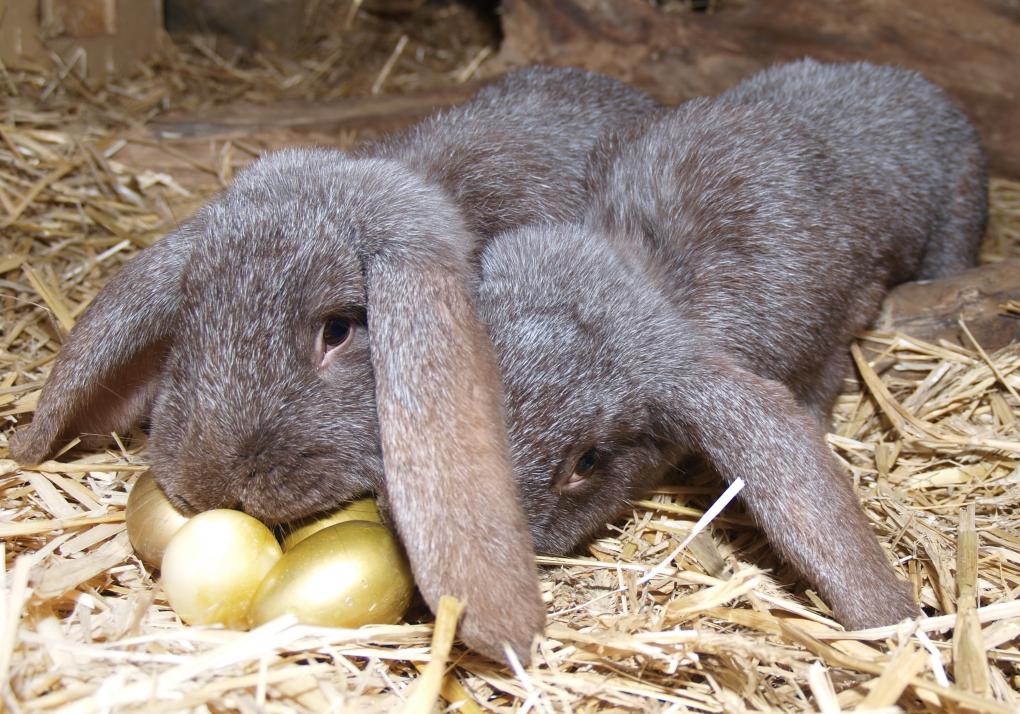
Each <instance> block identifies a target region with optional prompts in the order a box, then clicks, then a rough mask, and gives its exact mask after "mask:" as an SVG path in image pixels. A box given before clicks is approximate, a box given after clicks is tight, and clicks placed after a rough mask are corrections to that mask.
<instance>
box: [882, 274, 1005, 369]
mask: <svg viewBox="0 0 1020 714" xmlns="http://www.w3.org/2000/svg"><path fill="white" fill-rule="evenodd" d="M1018 300H1020V260H1016V259H1014V260H1005V261H1003V262H1001V263H991V264H989V265H982V266H981V267H979V268H972V269H971V270H966V271H964V272H962V273H959V274H957V275H952V276H949V277H948V278H943V279H941V280H934V281H931V282H927V283H905V284H904V285H900V286H899V287H897V288H896V289H895V290H893V291H892V292H891V293H889V295H888V296H887V297H886V299H885V303H884V304H883V305H882V314H881V315H880V316H879V318H878V320H876V321H875V325H874V329H875V330H878V331H881V332H893V331H898V332H904V333H906V334H908V335H910V336H911V337H917V338H918V339H921V340H924V341H925V342H932V343H937V342H938V341H939V340H949V341H951V342H955V343H957V344H961V345H963V346H965V347H968V348H971V347H973V345H972V344H971V342H970V340H968V339H967V338H966V337H965V336H964V335H963V334H962V330H961V329H960V325H959V320H963V321H964V323H965V324H966V325H967V329H968V330H970V332H971V334H972V335H973V336H974V339H976V340H977V342H978V344H980V345H981V347H982V348H983V349H984V350H985V351H986V352H992V351H994V350H997V349H999V348H1001V347H1005V346H1006V345H1008V344H1010V343H1011V342H1020V315H1016V314H1010V313H1008V312H1007V311H1006V310H1005V308H1004V305H1005V304H1006V303H1008V302H1010V301H1018Z"/></svg>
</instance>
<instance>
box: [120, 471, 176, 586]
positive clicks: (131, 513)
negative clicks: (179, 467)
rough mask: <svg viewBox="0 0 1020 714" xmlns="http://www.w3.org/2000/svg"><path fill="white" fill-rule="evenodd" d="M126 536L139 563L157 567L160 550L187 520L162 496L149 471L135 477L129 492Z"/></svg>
mask: <svg viewBox="0 0 1020 714" xmlns="http://www.w3.org/2000/svg"><path fill="white" fill-rule="evenodd" d="M124 517H125V519H126V521H127V532H128V539H129V540H130V541H131V547H132V548H134V549H135V553H137V554H138V557H139V558H141V559H142V562H144V563H146V564H147V565H151V566H152V567H153V568H158V567H159V564H160V563H161V562H162V561H163V551H165V550H166V546H167V543H169V542H170V539H171V538H173V537H174V534H175V533H176V532H177V531H179V530H180V529H181V526H183V525H184V524H185V523H187V522H188V517H187V516H185V515H183V514H181V513H180V512H179V511H178V510H177V509H176V508H174V507H173V505H171V503H170V501H168V500H167V497H166V496H165V495H163V491H162V490H160V488H159V484H157V483H156V479H154V478H153V477H152V472H151V471H146V472H145V473H144V474H142V475H141V476H139V477H138V480H137V481H135V485H134V486H133V487H132V488H131V493H130V494H128V501H127V511H126V513H125V516H124Z"/></svg>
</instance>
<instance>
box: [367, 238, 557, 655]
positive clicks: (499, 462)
mask: <svg viewBox="0 0 1020 714" xmlns="http://www.w3.org/2000/svg"><path fill="white" fill-rule="evenodd" d="M417 258H418V260H399V259H398V260H376V261H375V262H374V263H373V264H372V265H370V266H369V268H368V270H367V275H368V324H369V336H370V337H369V339H370V345H371V351H372V367H373V371H374V374H375V384H376V397H377V401H378V410H379V422H380V434H381V437H382V438H381V441H382V453H383V463H384V467H385V472H386V493H387V497H388V499H389V502H390V507H391V510H392V515H393V519H394V521H395V523H396V526H397V529H398V530H399V532H400V535H401V537H402V539H403V541H404V545H405V547H406V549H407V552H408V556H409V559H410V562H411V567H412V569H413V570H414V574H415V579H416V580H417V582H418V587H419V589H420V590H421V592H422V594H423V595H424V596H425V599H426V601H427V602H428V603H429V605H430V606H431V607H432V608H433V610H434V609H435V608H436V606H437V605H438V602H439V598H440V597H441V596H442V595H444V594H449V595H453V596H456V597H458V598H460V599H462V600H464V601H465V604H466V608H465V611H464V618H463V620H462V621H461V627H460V635H461V639H463V640H464V642H465V643H466V644H468V645H469V646H470V647H472V648H473V649H475V650H477V651H479V652H482V653H483V654H486V655H488V656H490V657H492V658H494V659H503V658H504V656H505V655H504V649H503V648H504V645H507V644H509V645H510V646H511V647H512V648H513V650H514V651H515V653H516V654H517V656H518V657H520V658H521V659H524V660H527V658H528V657H529V655H530V647H531V643H532V640H533V638H534V636H535V635H536V634H538V633H539V632H540V631H541V630H542V627H543V625H544V621H545V611H544V607H543V605H542V601H541V598H540V595H539V590H538V579H537V574H536V568H535V561H534V553H533V548H532V544H531V539H530V536H529V534H528V527H527V520H526V518H525V516H524V512H523V510H522V508H521V505H520V504H519V502H518V500H517V494H516V488H515V486H514V482H513V480H512V474H511V464H510V455H509V447H508V444H507V433H506V428H505V424H504V416H503V397H502V385H501V381H500V378H499V371H498V366H497V363H496V359H495V354H494V352H493V349H492V346H491V344H490V342H489V338H488V335H487V333H486V331H485V329H484V326H483V325H482V323H481V322H480V320H479V318H478V317H477V312H476V310H475V307H474V304H473V298H472V295H471V292H470V289H469V286H470V285H471V280H470V278H469V270H470V269H469V267H468V265H467V263H466V260H464V261H463V264H462V265H460V266H453V267H451V266H450V265H449V261H446V260H440V259H439V258H438V257H425V258H424V259H422V256H420V255H419V256H417ZM441 263H443V264H442V265H441Z"/></svg>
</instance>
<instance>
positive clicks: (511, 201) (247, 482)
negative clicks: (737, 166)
mask: <svg viewBox="0 0 1020 714" xmlns="http://www.w3.org/2000/svg"><path fill="white" fill-rule="evenodd" d="M657 109H658V106H657V105H656V104H655V102H653V101H652V100H651V99H650V98H648V97H647V95H645V94H643V93H642V92H639V91H638V90H636V89H633V88H630V87H628V86H626V85H624V84H622V83H620V82H617V81H615V80H611V79H609V78H606V77H602V76H598V75H593V74H589V73H586V72H583V71H580V70H572V69H550V68H532V69H526V70H521V71H517V72H514V73H511V74H510V75H508V76H507V77H506V78H504V79H503V80H501V81H499V82H497V83H495V84H494V85H491V86H489V87H487V88H485V89H483V90H481V91H480V92H479V93H478V94H477V95H476V96H475V97H474V98H473V99H472V100H470V101H469V102H467V103H466V104H464V105H461V106H460V107H457V108H453V109H451V110H448V111H446V112H444V113H441V114H439V115H438V116H435V117H433V118H431V119H428V120H426V121H424V122H423V123H421V124H419V125H418V126H416V127H414V128H412V129H410V130H409V131H407V132H405V133H404V134H402V135H400V136H396V137H393V138H391V139H389V140H386V141H384V142H382V143H380V144H376V145H375V146H372V147H369V148H368V149H366V150H363V151H360V152H358V153H356V154H354V155H347V154H343V153H341V152H338V151H331V150H289V151H282V152H279V153H276V154H272V155H268V156H266V157H264V158H262V159H260V160H259V161H257V162H255V163H254V164H253V165H252V166H251V167H249V168H248V169H246V170H245V171H243V172H242V173H240V174H238V177H237V180H236V181H235V182H234V184H233V185H232V186H231V187H230V188H229V189H228V190H227V191H225V192H224V193H223V194H222V195H221V196H219V197H218V198H217V199H215V200H214V201H213V202H212V203H211V204H209V205H208V206H206V207H205V208H204V209H202V210H201V211H199V212H198V213H197V214H196V215H195V216H194V217H193V218H192V219H190V220H189V221H187V222H186V223H185V224H183V225H182V226H180V228H179V229H178V230H176V231H174V232H173V233H171V234H170V235H168V236H166V237H165V238H164V239H163V240H161V241H159V242H158V243H157V244H155V245H154V246H152V247H151V248H149V249H147V250H144V251H142V252H141V253H140V254H139V255H138V256H137V257H136V258H135V259H134V260H132V261H131V262H130V263H129V264H128V265H126V266H125V267H124V269H123V270H122V271H121V272H120V273H119V274H118V275H117V276H116V277H115V278H113V280H111V281H110V283H109V284H108V285H107V287H106V288H105V289H104V290H103V291H102V292H101V293H100V294H99V295H98V296H97V297H96V299H95V301H94V302H93V303H92V304H91V305H90V306H89V307H88V309H87V310H86V311H85V312H84V313H83V314H82V316H81V318H80V320H79V321H78V323H77V324H76V325H75V327H74V329H73V330H72V331H71V334H70V337H69V338H68V340H67V342H66V344H65V345H64V348H63V350H62V351H61V353H60V355H59V357H58V358H57V360H56V362H55V364H54V366H53V369H52V372H51V374H50V377H49V380H48V382H47V384H46V386H45V388H44V389H43V393H42V397H41V400H40V403H39V407H38V409H37V411H36V413H35V416H34V420H33V422H32V424H31V425H30V426H29V427H28V428H27V429H23V430H21V431H19V432H18V433H16V434H15V435H14V438H13V441H12V445H11V448H12V452H13V454H14V456H15V458H17V459H18V460H19V461H21V462H28V463H33V462H38V461H40V460H42V459H44V458H46V457H47V456H48V455H50V454H52V453H53V452H54V451H55V450H56V449H57V448H58V447H59V446H60V445H61V443H62V442H63V441H64V440H66V439H68V438H70V437H72V436H74V435H76V434H78V433H80V432H86V431H87V432H92V433H99V434H102V433H109V431H111V430H120V429H125V428H126V427H128V426H130V425H131V424H133V423H135V422H136V421H138V420H139V419H140V418H142V417H143V416H145V415H149V417H150V424H151V440H150V449H149V459H150V461H151V464H152V470H153V472H154V474H155V477H156V479H157V481H158V482H159V484H160V485H161V486H162V488H163V489H164V490H165V491H166V493H167V495H168V496H169V498H170V499H171V500H172V501H173V502H174V503H176V504H177V505H179V506H181V507H182V508H185V509H186V510H191V511H200V510H205V509H210V508H217V507H233V508H241V509H243V510H245V511H247V512H249V513H251V514H252V515H254V516H257V517H258V518H260V519H262V520H263V521H265V522H267V523H270V524H272V523H280V522H285V521H289V520H292V519H295V518H298V517H301V516H304V515H307V514H309V513H312V512H315V511H322V510H327V509H329V508H331V507H335V506H336V505H338V504H341V503H342V502H344V501H346V500H348V499H351V498H353V497H356V496H359V495H362V494H363V493H364V492H366V491H370V490H375V491H381V492H384V494H385V496H386V498H387V500H388V504H389V508H390V513H391V516H392V518H393V521H394V523H395V525H396V527H397V530H398V531H399V533H400V535H401V537H402V540H403V542H404V544H405V546H406V548H407V551H408V555H409V558H410V561H411V564H412V568H413V570H414V573H415V577H416V579H417V581H418V584H419V587H420V589H421V591H422V593H423V594H424V596H425V598H426V600H427V601H428V602H429V604H431V605H433V606H434V605H436V603H437V601H438V599H439V597H440V596H441V595H442V594H444V593H449V594H453V595H456V596H458V597H460V598H462V599H465V600H466V601H467V610H466V612H465V616H464V619H463V621H462V625H461V633H462V636H463V638H464V639H465V641H466V642H467V643H468V644H470V645H472V646H473V647H475V648H476V649H478V650H480V651H482V652H485V653H487V654H490V655H492V656H496V657H501V656H502V655H503V647H502V644H503V643H509V644H510V645H511V646H512V647H513V648H514V649H515V650H516V651H517V652H518V653H519V654H520V655H522V656H527V653H528V651H529V645H530V641H531V639H532V637H533V635H534V634H535V633H536V632H538V631H539V630H540V629H541V627H542V624H543V622H544V609H543V607H542V603H541V600H540V597H539V593H538V584H537V576H536V572H535V566H534V559H533V555H532V553H533V551H532V546H531V543H530V541H529V540H528V538H527V527H526V522H525V517H524V514H523V512H522V511H521V508H520V506H519V505H518V500H517V496H516V492H515V490H514V483H513V480H512V477H511V465H510V457H509V450H508V446H507V439H506V429H505V426H504V418H503V408H502V393H501V385H500V380H499V374H498V372H497V367H496V363H495V357H494V354H493V352H492V347H491V344H490V343H489V342H488V338H487V335H486V332H485V328H484V326H483V325H482V323H481V322H480V321H479V319H478V317H477V313H476V308H475V305H474V292H475V289H476V283H477V256H478V252H479V250H480V248H481V246H482V245H483V243H484V242H485V241H486V240H487V239H488V237H490V236H491V235H493V234H494V233H496V232H498V231H505V230H509V229H511V228H514V227H516V226H520V225H524V224H526V223H531V222H535V221H550V220H571V219H572V218H576V217H578V216H579V215H580V213H581V210H582V208H583V206H584V195H585V186H584V171H585V165H586V160H587V157H588V155H589V152H590V151H591V149H592V146H593V145H594V143H595V141H596V140H597V139H598V138H599V137H600V136H601V135H603V134H604V133H606V132H607V131H608V130H609V129H611V128H613V127H616V126H620V125H622V124H623V123H625V122H628V121H630V120H632V119H634V118H636V117H639V116H641V115H643V114H651V113H654V112H655V111H657ZM380 444H381V449H380ZM384 471H385V479H384V478H383V474H384ZM507 533H513V534H515V535H514V536H513V537H510V538H508V537H507V536H506V534H507Z"/></svg>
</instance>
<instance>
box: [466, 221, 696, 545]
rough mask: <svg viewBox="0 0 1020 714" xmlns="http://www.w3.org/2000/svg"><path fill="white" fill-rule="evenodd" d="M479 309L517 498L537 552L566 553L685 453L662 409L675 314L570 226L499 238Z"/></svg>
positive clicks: (679, 347) (678, 355)
mask: <svg viewBox="0 0 1020 714" xmlns="http://www.w3.org/2000/svg"><path fill="white" fill-rule="evenodd" d="M482 267H483V279H482V284H481V287H480V291H479V296H480V297H479V309H480V310H481V312H482V315H483V319H484V320H485V321H486V323H487V324H488V325H489V330H490V335H491V338H492V340H493V343H494V344H495V346H496V352H497V355H498V358H499V360H500V367H501V371H502V373H503V381H504V388H505V392H506V404H507V423H508V428H509V430H510V438H511V445H512V449H511V450H512V454H513V460H514V470H515V473H516V475H517V479H518V490H519V491H520V492H521V496H522V498H523V499H524V503H525V510H526V511H527V514H528V518H529V525H530V529H531V535H532V538H533V539H534V542H535V546H536V547H537V548H538V549H539V550H540V551H544V552H551V553H563V552H566V551H569V550H570V549H571V548H573V547H574V546H575V545H577V543H579V542H580V541H582V540H583V539H585V538H586V537H588V536H590V535H592V534H593V533H594V532H595V531H597V530H599V529H601V528H602V527H604V526H605V524H606V523H607V522H609V521H611V520H613V518H615V517H616V516H617V515H618V514H619V513H620V512H621V511H622V510H623V509H624V508H625V507H626V506H627V504H628V502H629V501H630V500H631V499H633V498H636V497H639V496H640V495H641V493H642V492H643V491H645V490H646V489H647V488H649V487H650V486H651V485H653V484H654V483H655V482H656V481H657V480H659V479H660V477H661V476H662V475H663V473H664V472H665V470H666V469H667V468H669V466H670V464H672V463H673V462H674V461H675V460H676V459H677V458H678V457H679V456H680V455H681V454H682V453H684V451H685V448H684V445H683V444H681V443H680V442H678V441H677V439H676V438H675V436H676V435H675V433H673V431H672V430H670V429H668V428H667V424H666V420H667V417H668V413H667V412H665V411H663V410H662V409H660V408H658V407H657V406H656V405H657V404H658V403H660V402H661V401H662V400H663V399H664V398H665V395H664V394H663V393H662V390H663V389H665V388H667V385H665V384H663V376H664V375H663V373H662V371H661V366H662V359H659V358H658V357H657V355H656V354H655V353H659V354H661V353H663V352H665V351H668V352H669V353H670V354H671V355H673V356H674V357H675V359H676V360H677V363H678V364H683V363H684V361H685V352H687V351H689V346H690V345H692V344H693V341H683V340H675V339H673V340H671V339H670V337H671V336H670V335H669V334H668V333H669V331H670V329H669V328H670V323H669V321H668V320H663V317H662V316H663V315H664V314H666V313H668V311H669V306H668V305H666V304H665V302H664V300H663V298H662V296H661V294H660V292H659V290H658V289H657V288H656V287H655V286H654V285H653V284H650V283H649V282H648V281H647V280H643V279H641V277H640V275H641V272H640V270H639V269H638V268H637V267H636V266H634V265H629V264H628V263H627V259H626V258H625V257H623V254H620V253H617V252H616V251H614V250H612V249H611V248H610V246H609V245H608V243H607V242H606V241H605V240H603V239H602V238H601V237H600V236H599V235H598V234H597V233H596V232H593V231H590V230H589V229H586V228H582V227H580V226H575V225H569V224H563V225H556V226H534V227H528V228H525V229H522V230H520V231H516V232H514V233H509V234H504V235H502V236H499V237H498V238H497V239H496V240H495V242H494V243H492V244H490V246H489V247H488V248H487V250H486V252H485V254H484V255H483V263H482Z"/></svg>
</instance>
